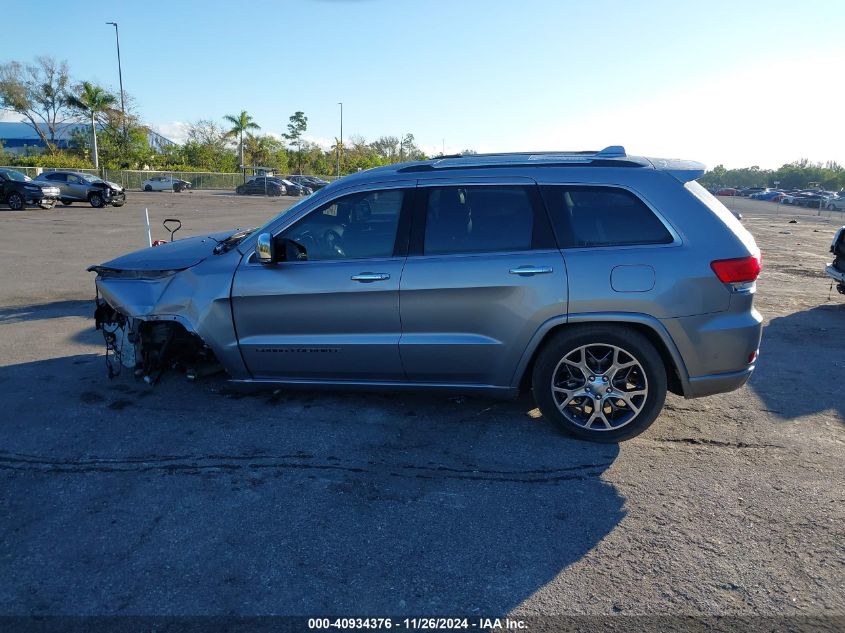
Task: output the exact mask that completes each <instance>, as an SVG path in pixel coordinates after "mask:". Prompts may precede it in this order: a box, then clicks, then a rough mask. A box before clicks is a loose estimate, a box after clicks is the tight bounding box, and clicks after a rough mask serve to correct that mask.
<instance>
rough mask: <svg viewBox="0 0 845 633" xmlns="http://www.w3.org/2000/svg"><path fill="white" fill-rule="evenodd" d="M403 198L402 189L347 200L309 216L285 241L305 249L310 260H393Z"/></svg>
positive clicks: (334, 203)
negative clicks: (373, 258) (388, 258)
mask: <svg viewBox="0 0 845 633" xmlns="http://www.w3.org/2000/svg"><path fill="white" fill-rule="evenodd" d="M404 197H405V192H404V191H403V190H401V189H392V190H389V191H368V192H363V193H357V194H352V195H349V196H344V197H343V198H338V199H337V200H335V201H333V202H331V203H330V204H328V205H327V206H325V207H322V208H321V209H317V210H315V211H312V212H311V213H309V214H308V215H307V216H306V217H305V218H304V219H303V220H301V221H300V222H298V223H297V224H296V225H294V226H293V227H291V228H290V229H288V231H287V232H286V233H285V234H284V236H283V237H286V238H288V239H291V240H293V241H295V242H297V243H298V244H301V245H302V246H304V247H305V250H306V251H307V254H308V259H309V260H328V259H362V258H369V257H391V256H392V255H393V246H394V244H395V242H396V228H397V227H398V226H399V214H400V212H401V211H402V202H403V200H404Z"/></svg>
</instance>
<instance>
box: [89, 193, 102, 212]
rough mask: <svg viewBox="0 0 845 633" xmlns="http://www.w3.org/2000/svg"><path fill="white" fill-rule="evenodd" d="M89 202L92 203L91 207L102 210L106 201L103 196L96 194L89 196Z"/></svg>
mask: <svg viewBox="0 0 845 633" xmlns="http://www.w3.org/2000/svg"><path fill="white" fill-rule="evenodd" d="M88 202H90V203H91V206H92V207H94V208H95V209H101V208H102V207H103V206H104V205H105V201H104V200H103V194H101V193H97V192H94V193H92V194H91V195H90V196H88Z"/></svg>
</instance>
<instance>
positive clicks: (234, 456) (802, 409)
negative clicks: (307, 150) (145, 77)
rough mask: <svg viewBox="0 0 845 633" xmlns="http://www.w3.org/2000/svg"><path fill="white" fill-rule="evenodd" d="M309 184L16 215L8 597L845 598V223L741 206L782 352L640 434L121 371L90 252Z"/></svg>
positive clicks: (110, 607) (230, 605) (304, 608)
mask: <svg viewBox="0 0 845 633" xmlns="http://www.w3.org/2000/svg"><path fill="white" fill-rule="evenodd" d="M290 202H291V201H290V200H282V201H279V200H278V199H270V200H267V199H263V198H235V197H232V196H225V195H216V194H206V193H201V192H194V193H190V194H142V193H130V196H129V202H128V204H127V205H126V206H125V207H123V208H122V209H119V210H117V209H116V210H113V211H102V210H95V209H91V208H87V207H82V206H79V205H75V206H72V207H57V208H56V209H55V210H53V211H49V212H48V211H42V210H36V209H30V210H27V211H25V212H11V211H8V210H6V209H2V210H0V271H2V272H0V275H2V284H0V402H2V407H3V413H2V414H1V415H0V614H2V615H39V616H43V615H66V614H73V615H230V614H234V615H271V614H283V615H340V616H354V615H370V616H374V615H376V616H377V615H382V616H383V615H391V616H401V615H413V616H432V615H457V614H464V615H483V616H502V615H505V614H512V615H523V616H525V615H550V614H649V615H661V614H676V613H683V614H692V615H696V614H698V615H701V614H707V615H753V616H785V615H790V616H793V615H811V616H830V615H837V614H838V615H845V549H843V546H842V543H843V542H845V520H843V519H845V511H843V502H844V501H845V468H844V467H843V464H845V460H844V459H843V458H845V353H844V352H845V337H843V333H845V297H842V296H839V295H837V294H836V293H835V291H834V292H833V294H832V296H831V299H830V300H828V291H829V284H828V282H827V281H826V280H825V278H824V276H823V274H822V272H821V271H822V270H823V266H824V264H825V263H826V262H827V261H829V259H830V255H829V253H828V252H827V249H828V246H829V244H830V240H831V238H832V235H833V232H834V230H835V228H836V227H837V226H839V225H841V224H843V223H845V220H843V219H842V218H827V217H824V216H821V217H819V216H816V215H815V213H816V212H815V211H807V210H803V211H796V210H790V211H785V210H783V209H779V210H778V209H777V208H776V207H775V206H774V205H770V204H768V203H762V202H760V203H758V202H753V201H747V200H737V201H730V200H729V201H728V204H729V205H733V206H735V207H737V208H739V209H740V210H741V211H742V213H743V214H744V215H745V219H744V222H745V224H746V226H747V227H748V228H749V229H750V230H751V231H752V233H754V235H755V237H756V238H757V240H758V243H759V244H760V245H761V247H762V250H763V253H764V272H763V274H762V276H761V278H760V282H759V291H758V297H757V305H758V308H759V309H760V310H761V312H763V314H764V316H765V317H766V324H765V332H764V336H763V346H762V355H761V359H760V362H759V367H758V371H757V372H756V373H755V375H754V377H753V378H752V381H751V382H750V384H749V385H748V386H746V387H745V388H743V389H741V390H740V391H737V392H734V393H731V394H726V395H722V396H715V397H711V398H705V399H700V400H683V399H681V398H677V397H673V396H670V397H669V399H668V401H667V405H666V409H665V411H664V413H663V414H662V415H661V417H660V418H659V419H658V420H657V421H656V422H655V424H654V425H653V426H652V427H651V429H650V430H649V431H648V432H646V433H645V434H644V435H642V436H641V437H639V438H637V439H635V440H633V441H630V442H626V443H624V444H621V445H619V446H603V445H593V444H588V443H583V442H579V441H576V440H573V439H570V438H567V437H564V436H561V435H560V434H559V433H558V432H556V431H555V430H554V429H553V428H551V427H550V426H549V424H547V423H546V421H545V420H543V418H542V417H541V416H540V415H539V412H538V411H537V410H536V409H535V407H534V404H533V402H532V400H531V397H530V395H529V396H525V397H522V398H521V399H519V400H516V401H512V402H499V401H494V400H486V399H479V398H462V397H449V396H446V395H432V394H354V393H339V392H323V391H320V392H317V391H314V392H308V391H305V392H303V391H258V392H246V393H244V392H242V391H234V390H232V389H231V388H230V387H229V386H228V385H227V383H226V382H225V380H223V379H222V378H220V377H217V378H213V379H206V380H202V381H199V382H197V383H189V382H186V381H185V380H184V378H183V377H180V376H178V375H175V374H165V376H164V378H163V380H162V382H161V383H160V384H159V385H158V386H156V387H155V388H150V387H148V386H146V385H145V384H143V383H140V382H136V381H135V380H134V379H133V378H132V377H131V376H128V375H124V376H120V377H118V378H116V379H114V380H111V381H109V380H108V379H107V377H106V369H105V363H104V358H103V346H102V344H101V341H100V337H99V334H98V333H95V332H94V331H93V319H92V318H91V312H92V303H91V298H92V294H93V280H92V276H91V275H90V274H89V273H86V272H85V270H84V269H85V267H86V266H87V265H89V264H91V263H98V262H101V261H105V260H107V259H110V258H111V257H114V256H116V255H118V254H120V253H122V252H125V251H127V250H130V249H133V248H137V247H140V246H142V245H143V229H142V226H143V224H142V218H143V209H144V208H145V207H147V208H149V209H150V213H151V215H152V217H153V222H154V226H157V223H158V222H159V221H160V220H161V219H162V218H164V217H170V216H173V215H175V216H176V217H180V218H181V219H182V221H183V223H184V225H185V228H184V229H183V231H182V232H181V233H179V234H177V237H183V236H185V235H190V234H198V233H202V232H204V231H206V230H211V229H225V228H228V227H234V226H250V225H255V224H257V223H258V222H260V221H262V220H263V219H265V218H266V217H267V216H268V214H269V213H270V212H272V211H273V210H274V209H279V208H281V207H282V206H284V205H286V204H290ZM776 210H777V213H776V212H775V211H776ZM825 215H826V214H825ZM791 219H797V220H798V223H797V224H790V223H789V221H790V220H791ZM155 232H156V235H155V237H158V238H161V237H164V232H163V230H158V229H156V231H155Z"/></svg>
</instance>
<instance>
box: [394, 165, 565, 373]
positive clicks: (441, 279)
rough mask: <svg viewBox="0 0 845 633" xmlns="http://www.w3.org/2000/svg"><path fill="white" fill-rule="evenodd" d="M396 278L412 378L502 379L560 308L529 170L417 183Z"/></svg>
mask: <svg viewBox="0 0 845 633" xmlns="http://www.w3.org/2000/svg"><path fill="white" fill-rule="evenodd" d="M418 191H419V195H418V204H417V208H416V211H415V217H414V229H413V234H412V241H411V252H410V253H409V257H408V261H407V262H406V264H405V271H404V273H403V275H402V284H401V287H400V303H401V309H400V314H401V317H402V339H401V341H400V345H399V348H400V352H401V355H402V363H403V365H404V367H405V371H406V373H407V375H408V379H409V380H411V381H417V382H431V383H462V384H482V385H494V386H509V385H510V384H511V382H512V380H513V377H514V372H515V369H516V366H517V364H518V363H519V360H520V358H521V357H522V355H523V353H524V351H525V349H526V347H527V345H528V342H529V340H530V339H531V337H532V336H533V334H534V333H535V332H536V331H537V329H538V328H539V327H540V325H541V324H542V323H543V322H544V321H546V320H547V319H549V318H552V317H554V316H560V315H565V314H566V308H567V277H566V268H565V266H564V261H563V257H562V256H561V254H560V251H559V250H558V249H557V246H556V244H555V241H554V237H553V234H552V230H551V227H550V225H549V221H548V217H547V215H546V212H545V209H544V208H543V205H542V200H541V197H540V193H539V190H538V188H537V185H536V183H535V182H534V181H533V180H532V179H530V178H510V179H506V180H502V179H499V178H497V179H496V180H495V181H492V180H489V179H484V178H472V179H437V180H425V181H420V182H419V189H418Z"/></svg>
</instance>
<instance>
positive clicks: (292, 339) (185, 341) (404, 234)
mask: <svg viewBox="0 0 845 633" xmlns="http://www.w3.org/2000/svg"><path fill="white" fill-rule="evenodd" d="M703 174H704V165H702V164H700V163H695V162H692V161H680V160H671V159H669V160H663V159H661V160H657V159H647V158H643V157H638V156H628V155H627V154H626V152H625V149H624V148H622V147H618V146H617V147H608V148H606V149H604V150H602V151H601V152H598V153H594V154H586V153H579V154H567V155H564V156H562V154H561V153H560V152H550V153H545V154H544V153H535V154H533V155H531V156H530V158H529V157H527V156H526V155H524V154H510V155H508V154H498V155H495V156H492V157H490V156H484V155H471V156H466V157H462V156H458V157H447V158H440V159H438V160H432V161H424V162H415V163H404V164H403V163H400V164H396V165H387V166H384V167H379V168H377V169H372V170H367V171H363V172H361V173H357V174H353V175H351V176H347V177H346V178H344V179H342V180H340V181H338V182H336V183H333V184H331V185H329V186H328V187H324V188H323V189H321V190H320V191H318V192H317V193H315V194H314V195H312V196H308V197H305V198H302V200H301V201H300V202H299V203H298V204H296V205H294V206H293V207H291V208H290V209H286V210H285V211H284V212H283V213H281V214H279V215H278V216H276V217H275V218H272V219H270V220H269V221H267V222H266V223H264V224H263V225H262V227H261V228H260V229H253V230H236V231H230V232H227V233H217V234H213V235H210V236H197V237H192V238H186V239H183V240H177V241H175V242H173V243H170V244H165V245H163V246H159V247H157V248H147V249H143V250H140V251H137V252H135V253H130V254H127V255H124V256H122V257H119V258H117V259H114V260H112V261H108V262H105V263H102V264H99V265H96V266H91V267H90V268H89V270H90V271H92V272H95V273H96V274H97V278H96V287H97V308H96V312H95V320H96V324H97V328H98V329H102V331H103V333H104V337H105V343H106V345H107V346H108V350H109V355H108V356H107V358H110V359H112V361H113V362H114V363H115V364H116V363H120V364H122V366H123V367H127V368H130V369H131V371H132V373H133V374H134V375H137V376H145V377H152V378H151V380H154V378H155V376H158V375H160V372H161V371H163V370H164V369H165V368H168V367H171V366H173V365H174V364H176V365H177V366H178V365H179V364H181V365H182V366H183V367H184V366H186V363H188V362H190V363H195V362H199V361H197V360H195V359H200V361H202V359H207V358H209V357H212V360H216V361H217V362H219V363H220V365H222V367H223V368H224V369H225V370H226V371H227V372H228V373H229V375H230V377H231V378H232V379H233V380H234V381H236V382H237V383H241V384H244V383H252V384H265V385H267V384H274V385H278V386H280V388H284V386H285V385H295V386H300V387H303V386H307V385H312V386H317V385H322V386H332V385H333V386H335V387H339V388H342V389H349V388H350V387H352V386H357V387H362V388H370V389H387V388H391V387H399V388H405V389H408V388H415V389H418V390H431V389H435V390H444V389H445V390H448V391H452V392H456V393H468V392H469V393H481V394H489V395H498V396H500V397H505V398H512V397H514V396H516V395H517V394H518V393H519V391H520V389H521V388H528V387H529V386H530V387H531V388H532V389H533V394H534V398H535V400H536V402H537V405H538V406H539V408H540V411H541V412H542V414H543V417H544V418H545V419H547V420H548V421H550V422H551V423H554V424H556V425H558V426H559V428H561V429H562V430H564V431H566V432H568V433H571V434H572V435H575V436H577V437H579V438H581V439H586V440H592V441H600V442H619V441H621V440H625V439H628V438H631V437H634V436H636V435H638V434H639V433H641V432H642V431H644V430H645V429H646V428H647V427H648V426H649V425H650V424H651V423H652V422H653V421H654V420H655V419H656V418H657V416H658V414H659V413H660V411H661V409H662V407H663V403H664V400H665V396H666V392H667V389H668V390H671V391H672V392H673V393H677V394H682V395H684V396H686V397H687V398H695V397H700V396H706V395H712V394H715V393H721V392H726V391H732V390H734V389H738V388H739V387H741V386H742V385H744V384H745V383H746V381H747V380H748V378H749V377H750V376H751V374H752V372H753V371H754V368H755V365H756V359H757V354H758V350H759V345H760V335H761V326H762V316H761V315H760V313H759V312H757V310H755V309H754V297H755V281H756V279H757V276H758V275H759V273H760V250H759V248H758V247H757V245H756V243H755V242H754V238H753V236H752V235H751V234H750V233H749V232H748V231H747V230H746V229H745V228H744V227H743V226H742V224H740V223H739V222H738V221H737V220H736V218H734V217H733V216H732V215H731V214H730V213H729V212H728V210H727V209H726V208H725V206H724V205H723V204H722V203H721V202H719V201H718V200H717V199H716V198H714V197H713V196H711V195H710V194H709V193H707V191H706V190H705V189H704V187H702V186H701V185H699V184H698V183H697V182H696V179H697V178H699V177H701V176H702V175H703ZM655 202H657V203H658V204H657V205H655ZM198 280H201V283H198ZM185 359H188V360H185ZM214 366H215V365H213V367H214ZM515 422H516V420H515ZM443 442H444V445H446V444H448V442H449V438H448V437H444V438H443ZM504 448H505V447H503V449H504Z"/></svg>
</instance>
